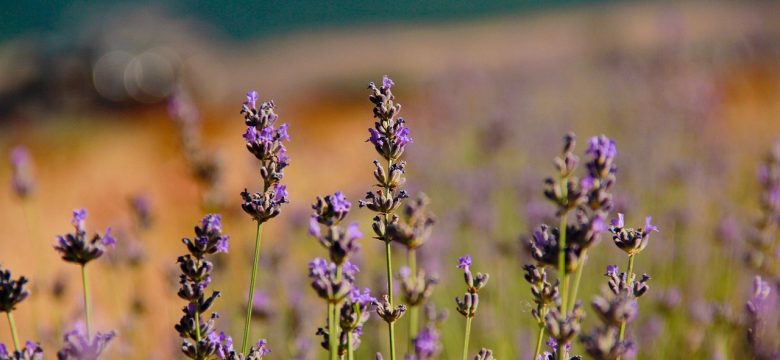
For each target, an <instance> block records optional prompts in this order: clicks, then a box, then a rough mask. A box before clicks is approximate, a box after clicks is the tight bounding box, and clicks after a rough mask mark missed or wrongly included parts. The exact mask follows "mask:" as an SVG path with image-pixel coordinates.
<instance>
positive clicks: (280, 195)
mask: <svg viewBox="0 0 780 360" xmlns="http://www.w3.org/2000/svg"><path fill="white" fill-rule="evenodd" d="M287 196H288V194H287V185H280V184H278V183H277V184H274V201H275V202H277V203H286V202H287Z"/></svg>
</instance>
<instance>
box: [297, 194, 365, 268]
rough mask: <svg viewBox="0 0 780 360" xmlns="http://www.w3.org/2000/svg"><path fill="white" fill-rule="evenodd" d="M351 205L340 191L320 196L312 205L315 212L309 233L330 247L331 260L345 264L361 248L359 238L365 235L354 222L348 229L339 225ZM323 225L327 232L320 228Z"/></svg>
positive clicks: (323, 244) (327, 247) (326, 246)
mask: <svg viewBox="0 0 780 360" xmlns="http://www.w3.org/2000/svg"><path fill="white" fill-rule="evenodd" d="M351 207H352V204H351V203H350V202H349V201H347V199H346V197H344V194H343V193H341V192H340V191H339V192H336V193H335V194H333V195H328V196H325V197H324V198H321V197H319V196H318V197H317V201H316V202H315V203H314V204H313V205H312V209H314V214H313V215H312V216H311V221H310V223H309V234H310V235H312V236H314V237H315V238H316V239H317V240H318V241H319V242H320V244H322V246H324V247H325V248H326V249H328V254H329V255H330V260H331V261H333V262H335V263H336V264H337V265H341V264H343V263H344V262H345V261H346V260H347V258H349V257H350V256H352V255H355V254H356V253H357V252H358V251H359V250H360V246H359V245H358V243H357V240H359V239H360V238H361V237H363V234H362V233H361V232H360V230H359V229H358V225H357V224H355V223H352V224H350V225H349V226H348V227H347V228H346V229H344V228H342V227H340V226H339V223H340V222H341V221H342V220H343V219H344V218H345V217H346V216H347V214H349V209H350V208H351ZM321 226H324V227H325V232H323V231H322V230H321V229H320V228H321Z"/></svg>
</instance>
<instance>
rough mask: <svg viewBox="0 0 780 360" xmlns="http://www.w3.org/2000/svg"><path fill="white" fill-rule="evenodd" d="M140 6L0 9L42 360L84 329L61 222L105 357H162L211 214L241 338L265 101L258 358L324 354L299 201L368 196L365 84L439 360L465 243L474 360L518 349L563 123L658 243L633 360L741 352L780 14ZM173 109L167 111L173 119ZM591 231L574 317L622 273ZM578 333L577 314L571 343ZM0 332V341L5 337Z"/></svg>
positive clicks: (376, 265) (9, 215) (646, 257)
mask: <svg viewBox="0 0 780 360" xmlns="http://www.w3.org/2000/svg"><path fill="white" fill-rule="evenodd" d="M152 3H153V2H145V1H120V2H113V1H97V2H82V1H78V2H55V3H52V2H47V1H27V2H16V3H12V2H4V3H3V4H2V5H0V12H2V14H3V19H4V20H3V21H2V22H1V23H0V74H2V75H0V150H2V152H3V153H4V154H8V153H10V152H11V149H13V148H15V147H17V146H24V147H26V148H27V149H28V150H29V152H30V155H31V158H32V165H31V167H30V171H31V175H32V178H33V179H34V185H35V187H34V191H33V192H32V193H31V194H30V196H28V197H27V198H24V199H20V198H19V197H17V196H15V194H14V192H13V191H12V190H11V188H12V186H11V178H12V171H11V166H10V165H9V164H10V159H9V158H8V157H4V158H3V159H4V160H3V162H2V163H3V164H4V165H5V166H0V185H3V186H2V191H0V228H2V229H3V236H2V237H0V263H2V265H3V267H4V268H6V267H7V268H11V269H13V270H14V273H15V274H24V275H26V276H27V277H29V278H31V285H32V293H33V294H32V296H31V298H30V299H29V300H28V301H26V302H25V303H23V304H22V305H21V306H20V307H19V309H18V310H17V311H16V312H15V314H16V317H17V323H18V324H19V328H20V333H21V337H22V338H25V339H36V340H40V341H41V342H42V343H43V345H44V347H45V348H46V351H47V353H48V355H47V356H46V358H52V356H53V355H54V353H55V352H56V349H57V348H58V347H59V345H60V344H61V335H62V333H63V331H64V330H67V329H68V328H71V327H72V326H73V324H74V323H75V322H77V321H78V320H79V319H81V316H82V315H81V311H82V309H81V293H80V291H81V285H80V280H79V277H80V274H79V270H78V267H77V266H75V265H72V264H66V263H64V262H62V261H60V260H59V259H58V256H57V254H56V253H55V251H54V250H53V249H52V247H51V244H53V242H54V237H55V235H57V234H63V233H65V232H68V231H70V230H71V227H70V224H69V222H70V218H71V210H72V209H74V208H79V207H85V208H87V209H88V211H89V215H90V217H89V218H88V221H87V227H88V229H90V231H102V230H103V229H104V228H105V227H107V226H112V227H113V229H114V230H115V232H116V234H117V237H118V241H119V244H118V247H117V250H116V251H112V253H111V254H110V256H108V257H107V258H102V259H100V260H99V261H98V262H96V263H95V264H94V265H90V266H92V269H93V270H92V273H91V276H92V284H93V287H94V289H93V290H94V293H95V300H94V309H93V313H94V314H95V315H94V316H95V319H96V323H97V326H96V328H97V329H102V330H109V329H115V330H117V332H118V333H119V335H120V336H119V337H118V338H117V341H116V342H115V343H114V344H112V346H111V348H110V350H109V351H110V354H109V355H108V356H107V358H110V359H171V358H180V357H181V356H180V355H179V353H178V351H179V350H178V349H179V347H180V340H179V339H178V337H177V334H176V332H175V331H174V329H173V324H175V323H176V322H177V321H178V319H179V317H180V308H181V306H182V301H181V300H180V299H178V298H177V297H176V290H175V289H176V286H177V284H176V281H177V275H176V272H177V268H176V266H175V260H176V257H177V256H178V255H180V254H183V253H184V252H185V248H184V246H183V245H182V243H181V241H180V240H181V238H182V237H185V236H191V235H192V227H193V226H194V225H195V224H197V222H198V221H199V220H200V218H201V217H202V216H203V215H204V214H206V213H208V212H219V213H221V214H223V217H224V219H225V226H224V230H225V232H226V233H227V234H229V235H230V236H231V241H232V242H231V249H230V253H229V254H227V255H220V256H218V257H217V259H216V271H215V273H216V278H215V279H214V281H213V282H212V285H211V286H212V288H214V289H219V290H221V291H222V292H223V297H222V298H220V299H219V300H218V301H217V305H216V310H217V311H218V312H220V314H222V317H221V318H220V319H219V321H218V324H219V325H218V326H219V327H220V328H221V329H225V330H227V331H229V332H230V333H232V335H233V336H234V337H240V332H241V326H242V314H243V313H242V310H243V308H242V307H243V306H244V304H245V301H246V300H245V299H246V292H247V289H246V288H245V287H246V283H247V280H248V277H249V272H250V262H251V252H252V251H251V249H252V245H253V244H252V242H253V236H254V231H255V227H254V223H253V221H251V220H250V219H249V218H248V217H247V216H246V215H245V214H244V213H243V212H242V211H241V208H240V197H239V192H240V191H242V190H243V189H244V188H249V189H250V190H251V189H256V188H257V187H258V186H259V181H260V179H259V176H258V174H257V166H256V163H255V160H254V157H253V156H251V155H250V154H249V153H247V151H246V150H245V146H244V141H243V139H242V138H241V135H242V134H243V132H244V129H245V126H244V124H243V119H242V116H241V115H240V114H239V111H240V108H241V103H242V101H244V94H245V93H246V92H247V91H248V90H252V89H255V90H257V91H258V92H259V94H260V98H261V99H264V100H266V99H274V100H275V102H276V104H277V113H278V114H279V115H280V118H281V120H280V121H283V122H287V123H289V124H290V134H291V137H292V141H291V142H290V144H289V146H288V149H289V152H290V156H291V158H292V165H291V166H290V167H289V168H288V169H287V171H286V176H285V182H286V183H287V184H288V190H289V192H290V199H291V204H289V205H288V206H287V207H285V208H284V210H283V213H282V214H281V215H280V216H279V217H278V218H276V219H275V220H273V221H272V222H271V223H270V225H269V226H266V232H265V238H264V244H263V253H262V260H261V261H262V262H261V273H260V277H259V284H258V291H259V292H260V293H261V294H262V295H261V299H262V300H261V301H259V302H258V303H257V304H256V310H255V314H256V316H257V319H258V321H256V322H255V325H256V326H255V329H254V332H253V335H254V337H257V336H260V337H266V338H268V340H269V342H270V344H271V345H270V347H271V349H272V351H273V352H272V354H271V355H270V358H271V359H292V358H299V359H317V358H323V357H324V356H325V352H324V351H322V350H321V349H319V341H320V340H319V339H318V338H316V337H315V336H314V333H315V331H316V328H317V327H318V326H322V325H323V322H324V313H325V305H324V304H323V303H321V301H319V300H318V299H316V298H315V296H314V292H313V290H311V289H310V288H309V285H308V280H307V278H306V275H307V268H306V264H307V263H308V261H309V259H311V258H313V257H315V256H324V254H325V252H324V249H322V248H321V247H320V246H319V245H318V244H317V242H316V240H314V239H313V238H311V237H309V236H308V235H307V234H306V229H307V224H308V215H309V212H310V204H311V203H312V201H313V200H314V197H315V196H316V195H325V194H328V193H333V192H334V191H337V190H342V191H344V192H345V193H346V194H347V196H348V198H349V199H350V200H352V201H353V203H356V202H357V200H358V199H359V198H360V197H361V196H362V195H363V194H364V193H365V192H366V191H369V190H370V189H371V186H372V185H373V177H372V175H371V173H372V171H373V165H372V164H371V161H372V160H373V159H375V158H376V157H377V155H376V154H375V152H374V151H373V149H372V147H371V146H370V145H369V144H366V143H365V140H366V139H367V138H368V132H367V130H366V129H367V128H368V127H370V126H372V124H373V120H372V116H371V104H370V103H369V102H368V101H367V96H368V92H367V90H366V85H367V84H368V82H369V81H380V80H381V77H382V75H384V74H387V75H389V76H391V77H392V78H393V79H394V80H395V82H396V87H395V88H394V89H393V90H394V93H395V95H396V99H397V101H398V102H399V103H401V104H402V105H403V106H404V108H403V109H404V110H403V116H404V117H405V118H406V119H407V123H408V125H409V127H410V128H411V131H412V136H413V138H414V143H413V144H411V145H410V146H409V147H408V149H407V153H406V158H407V161H408V165H407V170H408V172H407V177H408V181H407V185H406V187H407V188H408V189H409V190H410V191H411V192H412V193H416V192H418V191H424V192H426V193H427V194H428V195H429V197H430V198H431V200H432V205H431V206H432V207H433V209H434V211H435V213H436V214H437V220H438V221H437V224H436V226H435V228H434V232H433V236H432V238H431V240H430V241H429V242H428V243H426V245H425V246H424V247H422V248H421V250H420V251H421V256H422V258H421V260H420V261H421V266H422V267H424V268H425V269H428V270H429V271H434V272H437V273H438V274H439V276H440V277H441V278H442V284H441V285H440V286H439V287H438V288H437V289H436V292H435V295H434V299H433V302H434V303H436V304H437V305H439V306H440V307H441V308H447V309H450V310H451V311H450V314H451V316H450V318H449V320H448V321H447V323H446V325H445V326H444V328H443V332H444V337H443V341H444V345H445V348H446V350H445V351H444V353H443V354H442V355H441V358H442V359H451V358H456V357H457V356H458V355H459V352H460V346H461V342H462V333H463V319H462V318H461V317H460V316H459V315H458V314H457V312H455V311H454V302H453V301H452V299H453V298H454V297H455V296H456V295H460V294H462V292H463V285H462V283H461V278H460V277H461V274H460V273H459V271H458V269H456V268H455V264H456V262H455V259H456V258H457V256H461V255H463V254H466V253H470V254H471V255H472V257H473V258H474V263H475V265H474V268H475V269H476V270H479V271H483V272H488V273H490V274H491V283H490V284H489V285H488V287H487V288H486V289H485V290H484V291H485V294H484V295H483V299H482V301H481V307H480V308H481V309H482V310H480V314H479V315H478V316H477V318H476V320H475V322H474V330H473V333H472V342H471V344H472V349H473V352H475V351H476V350H477V349H478V348H479V347H480V346H486V347H490V348H492V349H493V350H494V351H495V352H496V355H497V357H498V358H499V359H523V360H526V359H529V358H530V357H531V355H532V354H533V342H534V337H535V323H534V320H533V318H532V317H531V314H530V310H531V309H532V307H533V303H532V302H531V297H530V292H529V288H528V285H527V284H526V283H525V281H524V280H523V278H522V269H521V266H522V264H524V263H525V262H528V261H529V260H528V259H529V256H528V254H527V252H526V251H525V248H524V245H523V244H524V241H525V239H527V237H528V235H529V234H530V233H531V231H532V230H533V229H534V228H535V227H536V226H538V225H539V224H540V223H542V222H544V221H546V220H549V219H550V218H551V217H552V216H553V212H554V208H553V207H552V205H550V204H548V203H547V202H546V200H545V199H544V197H543V195H542V188H543V183H542V180H543V179H544V178H545V177H548V176H552V175H553V174H554V168H553V164H552V159H553V158H554V157H555V156H556V155H557V154H558V153H559V151H560V148H561V146H562V137H563V135H564V134H565V133H566V132H567V131H570V130H571V131H575V132H576V133H577V134H578V135H579V139H580V141H579V143H580V146H579V150H578V151H579V153H580V154H582V151H583V150H584V146H583V145H582V144H584V143H585V141H586V139H587V138H588V137H590V136H593V135H598V134H602V133H603V134H606V135H608V136H610V137H612V138H614V139H616V141H617V145H618V150H619V156H618V160H617V164H618V167H619V172H618V181H617V184H616V186H615V187H614V188H613V189H614V193H615V196H616V201H617V204H618V206H617V207H618V209H617V210H619V211H621V212H625V213H626V217H627V220H628V223H629V224H639V223H640V222H641V220H642V219H644V216H646V215H652V216H653V219H654V220H655V221H654V222H656V223H657V225H658V226H659V227H660V228H661V232H660V233H659V234H657V235H653V237H652V238H651V244H650V246H649V247H648V249H647V251H645V252H643V253H642V255H641V256H640V257H638V259H637V264H636V268H637V269H638V272H640V273H641V272H647V273H649V274H650V275H651V276H652V277H653V280H652V282H651V285H652V287H653V288H652V290H651V294H650V296H649V297H646V298H643V299H642V300H641V301H640V308H641V316H640V318H639V320H638V321H637V322H636V323H634V325H633V326H632V328H631V329H629V332H630V334H631V336H632V337H634V338H635V339H637V341H638V344H639V353H638V358H640V359H729V358H743V357H741V356H740V354H742V355H744V351H745V350H744V349H745V346H746V345H745V332H744V329H743V328H742V325H743V324H742V322H741V321H740V319H739V314H741V313H742V311H743V304H744V302H745V300H746V299H747V298H748V297H749V295H750V279H751V278H752V276H753V275H754V274H753V273H752V272H751V271H750V270H748V268H746V267H745V266H744V265H743V262H742V258H743V254H744V252H745V245H744V238H745V236H744V235H743V234H744V233H745V232H746V231H747V230H746V229H749V228H750V227H751V226H752V224H753V222H754V221H755V220H756V219H757V218H758V216H759V214H760V213H759V197H760V194H759V191H760V189H759V186H758V182H757V180H756V179H755V175H756V171H757V168H758V165H759V163H760V161H761V160H762V158H763V156H764V154H765V153H766V152H767V151H768V150H769V148H770V146H771V143H772V140H773V138H774V137H775V136H776V135H777V134H780V22H778V21H777V19H776V17H777V16H776V14H778V13H779V11H780V4H778V3H776V2H770V1H766V2H703V1H702V2H682V3H676V2H675V3H673V2H657V3H651V2H615V1H563V0H561V1H534V2H531V1H519V2H515V1H492V2H471V1H463V2H446V1H427V2H417V1H395V2H364V1H343V2H318V1H298V2H262V3H261V2H250V1H232V2H225V3H221V2H191V1H172V2H169V3H155V4H153V5H151V4H152ZM172 96H177V98H178V99H184V100H182V102H180V104H184V106H183V107H180V108H177V109H171V108H170V107H169V106H167V104H168V103H169V101H168V99H170V98H171V97H172ZM171 110H176V111H173V114H172V111H171ZM172 115H173V116H172ZM3 156H6V155H3ZM139 209H141V210H144V209H145V210H146V213H148V218H146V217H145V215H143V213H144V211H141V212H140V216H139ZM370 218H371V214H370V213H369V212H368V211H367V210H362V209H361V210H358V209H357V207H355V210H353V212H352V214H351V215H350V220H352V221H358V222H360V224H361V228H362V229H363V231H364V233H369V232H370V225H369V224H370ZM147 220H148V221H147ZM602 237H603V240H604V241H603V242H602V244H600V245H599V246H598V248H597V250H594V251H592V252H591V261H590V263H589V265H588V267H587V268H586V269H585V280H584V282H583V285H582V289H581V290H580V293H581V294H582V298H583V299H585V300H586V301H587V300H589V299H590V297H591V296H593V295H595V294H597V293H598V292H599V288H600V286H602V284H603V283H604V278H603V277H602V276H601V275H602V273H603V269H604V266H606V265H607V264H613V263H618V264H621V266H622V264H623V263H624V262H625V259H624V255H623V253H622V252H620V251H619V250H618V249H617V248H616V247H615V246H614V245H613V244H612V243H611V241H610V239H609V238H608V236H607V235H602ZM397 250H399V253H398V256H396V259H397V262H396V266H400V265H401V264H403V259H404V256H403V253H402V252H401V251H400V250H401V249H400V248H399V249H397ZM383 251H384V249H383V244H381V243H380V242H378V241H376V240H373V239H370V238H366V239H364V240H363V241H362V253H361V256H360V257H359V259H358V263H359V265H360V266H361V270H362V271H361V275H360V280H359V283H361V286H370V287H372V288H375V289H381V288H383V287H384V286H385V285H384V281H385V280H384V276H385V275H384V262H383V261H379V262H377V261H376V260H375V259H381V255H382V253H383ZM596 323H597V317H596V316H595V315H593V314H591V316H589V318H587V320H586V323H585V324H586V325H585V328H586V329H589V328H590V327H591V326H593V325H594V324H596ZM398 328H399V330H398V331H399V332H400V334H401V335H399V338H401V339H405V335H403V334H404V331H405V326H399V327H398ZM364 332H365V338H364V341H363V344H362V345H361V347H360V349H359V350H358V353H357V358H359V359H368V358H372V354H373V353H374V352H375V351H383V352H384V353H387V352H386V344H385V336H386V335H385V327H384V324H382V323H380V322H379V321H378V320H376V319H373V320H371V321H370V322H369V323H368V325H367V328H366V329H365V330H364ZM0 341H1V342H3V343H6V344H8V343H9V342H10V334H9V331H8V328H7V326H6V325H5V323H4V322H3V324H2V326H0ZM402 343H403V342H402ZM405 348H406V347H405V345H400V346H399V350H401V353H403V352H405ZM577 349H578V348H577V347H575V351H576V352H580V351H577Z"/></svg>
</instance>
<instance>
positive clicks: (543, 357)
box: [534, 338, 582, 360]
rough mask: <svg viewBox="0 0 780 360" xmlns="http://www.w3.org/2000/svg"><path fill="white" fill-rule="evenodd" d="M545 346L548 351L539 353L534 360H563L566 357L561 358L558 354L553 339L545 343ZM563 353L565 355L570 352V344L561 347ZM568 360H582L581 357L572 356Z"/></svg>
mask: <svg viewBox="0 0 780 360" xmlns="http://www.w3.org/2000/svg"><path fill="white" fill-rule="evenodd" d="M545 345H547V348H548V349H549V350H550V351H545V352H544V353H541V354H539V355H537V356H536V358H535V359H534V360H557V359H565V358H566V357H561V356H559V354H558V343H557V342H556V341H555V339H553V338H550V340H548V341H547V343H545ZM562 350H563V353H564V354H566V353H568V352H569V351H570V350H571V344H566V345H564V346H563V349H562ZM569 360H582V357H581V356H572V357H570V358H569Z"/></svg>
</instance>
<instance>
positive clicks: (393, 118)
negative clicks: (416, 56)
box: [360, 76, 412, 360]
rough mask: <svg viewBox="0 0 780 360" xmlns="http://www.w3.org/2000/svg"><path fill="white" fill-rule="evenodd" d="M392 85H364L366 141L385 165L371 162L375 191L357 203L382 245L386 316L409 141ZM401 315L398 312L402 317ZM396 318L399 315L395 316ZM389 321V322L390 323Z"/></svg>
mask: <svg viewBox="0 0 780 360" xmlns="http://www.w3.org/2000/svg"><path fill="white" fill-rule="evenodd" d="M394 85H395V83H394V82H393V80H391V79H390V78H389V77H387V76H385V77H384V78H383V79H382V85H381V86H376V84H374V83H373V82H372V83H370V84H369V85H368V88H369V90H371V95H369V97H368V99H369V101H371V103H372V104H374V108H373V114H374V119H376V121H375V122H374V127H373V128H369V129H368V132H369V134H370V137H369V138H368V140H367V141H369V142H371V144H372V145H373V146H374V149H375V150H376V152H377V153H378V154H379V155H380V156H382V158H384V159H385V161H386V163H385V164H381V163H380V162H379V161H377V160H375V161H374V166H375V167H376V170H374V178H375V179H376V180H377V182H378V183H377V187H378V188H379V189H378V190H376V191H370V192H368V193H367V195H366V198H365V200H362V201H361V202H360V207H364V206H365V207H367V208H368V209H369V210H371V211H374V212H376V213H377V215H376V216H375V217H374V219H373V226H372V229H373V230H374V234H375V235H376V238H377V239H379V240H381V241H383V242H384V243H385V262H386V270H387V302H386V305H387V306H389V307H390V309H387V310H388V311H389V312H390V313H395V312H397V311H395V310H397V309H393V306H394V302H393V300H394V299H393V263H392V259H391V248H390V243H391V242H392V241H393V237H392V234H391V233H390V232H389V231H388V229H389V228H390V227H391V226H392V224H394V223H397V222H398V220H399V218H398V216H397V215H396V214H395V211H396V209H398V207H400V206H401V202H402V200H403V199H405V198H406V197H407V196H408V195H407V193H406V191H404V190H401V189H400V186H401V185H403V183H404V181H405V179H404V177H403V175H404V167H405V166H406V162H405V161H402V160H400V159H401V156H402V155H403V153H404V150H405V149H406V145H407V144H409V143H411V142H412V138H411V137H410V136H409V128H407V127H406V122H405V121H404V119H403V118H401V117H398V114H399V112H400V111H401V105H400V104H397V103H395V97H394V96H393V93H392V91H391V89H392V87H393V86H394ZM402 313H403V312H400V314H402ZM399 317H400V315H399ZM383 319H385V321H386V322H387V326H388V333H389V342H390V360H395V325H394V324H395V321H396V320H397V318H394V317H383ZM390 320H392V321H390Z"/></svg>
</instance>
